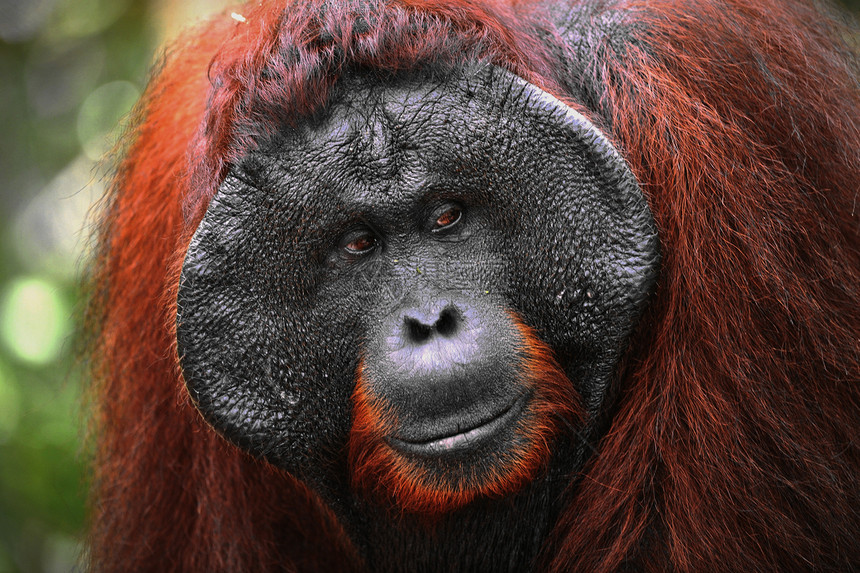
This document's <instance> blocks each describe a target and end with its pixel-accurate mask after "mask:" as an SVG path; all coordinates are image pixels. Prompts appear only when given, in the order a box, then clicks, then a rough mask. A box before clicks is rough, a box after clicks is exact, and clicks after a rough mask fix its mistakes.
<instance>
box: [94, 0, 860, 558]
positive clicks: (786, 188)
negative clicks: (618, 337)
mask: <svg viewBox="0 0 860 573" xmlns="http://www.w3.org/2000/svg"><path fill="white" fill-rule="evenodd" d="M618 4H619V5H621V6H623V8H624V14H623V15H619V13H616V12H612V11H610V10H609V8H610V7H614V4H610V3H608V2H607V7H606V10H600V9H597V8H591V9H590V10H592V11H593V12H594V14H586V15H585V16H581V17H582V18H592V17H593V18H594V26H595V28H594V29H595V32H594V37H587V38H579V39H578V40H577V42H578V43H576V45H575V46H573V47H567V48H566V47H562V46H561V44H560V43H559V42H558V39H557V38H556V39H553V38H555V36H554V34H553V33H549V32H547V31H545V30H544V29H543V28H542V26H544V24H543V23H541V22H540V19H539V18H538V17H537V16H535V15H533V14H531V13H530V10H529V9H526V8H525V7H520V6H518V5H516V4H505V3H502V2H493V1H489V0H488V1H486V2H484V1H481V0H434V1H432V2H431V1H430V0H421V1H419V0H398V1H392V2H391V3H389V4H386V5H385V9H384V10H383V9H379V11H378V12H374V11H372V10H371V9H369V8H367V7H366V5H365V4H363V3H358V2H355V3H350V2H330V3H323V2H321V1H317V0H314V1H312V2H305V3H302V4H300V5H299V4H290V5H289V6H288V7H285V6H284V5H280V4H279V3H276V2H268V1H266V2H261V3H258V4H254V6H253V8H250V9H249V11H248V12H247V13H244V14H243V15H244V16H245V19H246V22H245V23H238V22H235V21H234V20H231V19H230V18H229V17H228V16H226V15H225V16H223V17H220V18H218V19H215V20H213V21H212V22H210V23H209V24H207V25H205V26H203V27H201V28H199V29H198V30H196V31H194V32H192V33H189V34H188V35H186V36H185V38H184V40H183V42H182V43H181V44H179V45H176V46H175V47H174V48H173V50H172V51H171V52H170V53H169V54H168V57H167V59H166V63H165V64H164V65H163V67H162V68H161V70H160V71H159V73H158V74H157V75H156V76H155V77H154V79H153V81H152V82H151V84H150V86H149V87H148V89H147V92H146V94H145V96H144V98H143V100H142V102H141V104H140V106H139V108H138V110H137V112H136V113H137V117H138V118H139V121H138V126H137V128H136V130H135V131H134V134H133V140H132V141H131V143H130V145H129V148H128V153H127V155H126V157H125V159H124V160H123V161H122V162H121V163H120V164H119V165H118V168H117V173H116V176H115V178H114V182H113V187H112V195H111V196H110V198H109V201H108V204H107V206H106V208H105V210H104V216H103V221H102V224H101V229H100V244H99V245H100V246H99V252H98V258H97V260H96V261H95V268H94V271H93V281H94V283H93V284H94V286H95V289H96V290H95V293H94V296H93V303H92V305H91V312H90V323H91V324H92V325H93V328H94V329H95V330H96V335H95V350H94V355H93V356H94V364H93V372H94V380H95V381H94V384H93V388H92V395H93V397H94V400H95V413H94V416H93V422H94V426H95V436H96V440H97V452H96V459H95V474H94V498H93V511H92V520H93V526H92V530H91V547H92V549H91V556H90V559H91V562H92V565H93V568H94V569H97V570H107V571H110V570H117V571H119V570H122V571H126V570H131V571H138V570H159V571H171V570H185V571H198V570H199V571H269V570H276V569H277V570H280V569H290V568H291V567H293V568H296V569H299V570H338V569H344V568H347V567H350V566H355V564H356V563H357V561H356V559H355V556H354V554H353V553H352V549H351V547H350V546H349V543H348V542H347V541H346V540H345V536H344V535H343V532H342V531H341V530H340V529H339V527H338V526H337V524H336V523H335V521H334V519H333V517H332V516H331V515H330V514H329V512H328V510H327V509H325V508H324V507H322V506H321V504H320V503H319V502H318V500H317V499H316V498H315V496H313V495H312V494H310V493H309V492H308V491H307V490H306V489H305V488H304V487H303V486H302V485H301V484H299V483H298V482H296V481H295V480H293V479H292V478H291V477H289V476H287V475H285V474H283V473H282V472H279V471H277V470H275V469H273V468H272V467H270V466H268V465H266V464H265V463H263V462H258V461H254V460H252V459H250V458H249V457H247V456H246V455H244V454H242V453H240V452H239V451H238V450H236V449H235V448H233V447H232V446H230V445H228V444H226V443H225V442H224V441H223V440H222V439H221V438H219V437H218V436H216V435H215V434H214V432H213V431H212V430H211V429H210V428H209V427H208V426H207V425H206V424H205V423H203V422H202V420H201V419H200V417H199V415H198V414H197V413H196V412H195V410H194V409H193V407H192V405H191V404H190V402H189V399H188V397H187V395H186V392H185V389H184V387H183V384H182V378H181V373H180V372H179V369H178V365H177V364H178V362H177V357H176V351H175V336H174V331H175V309H176V302H175V292H176V288H177V284H178V268H179V266H178V261H180V260H181V258H182V255H183V253H184V251H185V248H186V246H187V241H188V239H189V237H190V234H191V233H192V232H193V230H194V228H195V227H196V223H197V221H199V219H200V217H201V216H202V213H203V211H204V210H205V207H206V204H207V202H208V199H209V198H211V196H212V195H213V194H214V192H215V190H216V189H217V186H218V184H219V183H220V181H221V179H222V178H223V176H224V173H225V169H226V166H228V165H229V164H230V163H231V161H234V160H235V159H236V158H237V157H240V156H241V155H243V154H244V153H246V152H247V151H248V150H249V149H251V148H253V146H254V145H255V144H256V142H257V141H259V140H260V138H264V137H266V135H267V133H266V132H268V131H273V130H275V129H276V128H277V125H278V124H280V123H283V122H290V121H296V120H298V119H300V117H301V116H302V115H304V114H307V113H310V112H311V111H313V110H314V109H316V108H318V107H320V106H322V105H324V104H325V99H326V94H327V93H328V89H329V88H330V87H331V85H332V84H333V83H334V82H335V81H336V80H337V77H338V70H340V69H341V66H342V64H343V63H344V62H346V61H349V62H352V63H355V64H357V65H363V66H369V67H375V68H379V69H382V70H391V71H396V70H398V69H405V68H411V67H416V66H419V65H443V66H444V65H450V66H456V65H457V64H458V63H460V62H464V61H472V60H483V61H487V62H490V63H492V64H494V65H498V66H502V67H505V68H508V69H510V70H512V71H513V72H514V73H515V74H517V75H519V76H521V77H523V78H525V79H526V80H528V81H530V82H532V83H534V84H536V85H538V86H539V87H541V88H543V89H545V90H547V91H550V92H552V93H554V94H556V95H559V96H561V97H564V96H565V95H570V94H574V95H576V94H578V93H579V92H578V91H577V90H579V89H583V87H584V86H588V85H591V86H595V87H594V89H595V90H597V92H598V93H597V95H596V97H595V99H594V101H593V102H589V103H590V105H592V104H593V105H592V107H596V108H597V109H595V110H594V111H595V113H599V115H600V116H602V117H594V120H595V122H596V123H598V124H599V125H603V126H605V127H606V128H607V130H608V131H609V132H610V134H611V136H612V137H613V139H614V141H615V143H616V144H617V145H618V147H619V148H620V149H621V150H622V152H623V153H624V155H625V157H626V158H627V160H628V161H629V163H630V165H631V167H632V169H633V171H634V173H635V174H636V176H637V178H638V179H639V181H640V183H641V185H642V188H643V190H644V191H645V193H646V195H647V198H648V200H649V204H650V206H651V209H652V211H653V214H654V217H655V219H656V221H657V225H658V227H659V231H660V237H661V243H662V248H663V265H662V270H661V277H660V280H659V285H658V290H657V293H656V296H655V297H654V301H653V303H652V305H651V306H650V308H649V311H648V312H647V315H646V317H645V318H644V319H643V322H642V325H641V327H640V331H639V332H638V334H637V337H636V339H635V341H634V343H633V345H632V348H631V349H630V351H629V353H628V356H627V357H626V359H625V367H624V370H623V372H622V373H621V385H620V395H619V396H618V400H617V403H618V409H617V411H616V412H615V413H614V416H613V418H612V421H611V426H610V429H609V431H608V433H607V434H606V435H605V436H604V438H603V439H602V441H601V443H600V444H599V445H598V447H597V451H596V452H595V453H594V454H593V455H592V458H591V461H590V462H589V464H588V465H587V467H586V468H585V469H584V470H583V473H582V475H581V476H574V477H572V481H574V482H575V483H574V485H573V486H572V487H573V488H574V489H572V490H571V492H570V495H569V498H570V500H571V502H570V505H569V506H568V507H567V508H565V509H564V510H563V512H562V516H561V518H560V520H559V522H558V524H557V526H556V528H555V531H554V534H553V537H552V539H551V541H550V543H548V545H547V547H546V548H545V551H544V563H543V566H544V567H545V568H546V569H549V570H555V571H570V570H574V571H576V570H579V571H595V572H606V571H614V570H617V569H619V568H622V567H624V566H627V567H631V568H633V569H635V570H645V571H665V570H677V571H700V570H708V571H714V570H724V571H736V570H745V569H746V570H754V571H785V570H797V569H799V568H800V569H805V568H808V569H816V568H818V569H833V570H839V569H841V570H846V569H850V568H851V567H852V566H856V565H857V564H858V563H860V541H858V540H860V512H858V509H857V508H858V507H860V485H858V478H857V475H858V471H860V445H858V444H860V442H858V440H857V437H856V433H857V431H858V429H860V414H858V412H860V384H858V372H860V350H858V346H860V270H858V269H860V249H858V234H859V233H860V230H858V229H860V227H858V222H857V221H858V207H857V205H856V203H857V201H858V192H857V181H860V125H858V122H860V114H858V109H860V105H858V103H860V102H858V98H860V96H858V88H857V85H858V84H857V70H856V66H855V64H853V63H851V62H856V55H855V54H854V53H852V51H851V49H850V48H849V47H848V46H846V45H845V44H844V42H841V41H840V39H839V38H840V37H841V36H840V35H841V34H843V32H842V31H841V30H839V29H838V27H837V25H836V24H834V23H833V22H832V21H831V20H830V19H827V18H825V17H823V16H822V15H821V14H820V13H819V12H818V11H816V10H814V9H813V7H812V6H811V3H808V2H804V1H777V0H756V1H754V2H753V1H750V2H740V1H737V0H725V1H723V2H719V3H717V2H703V1H693V2H690V1H683V2H682V1H680V0H654V1H652V2H647V3H639V2H623V3H622V2H619V3H618ZM323 5H324V6H325V10H323V9H322V7H323ZM374 6H376V4H374ZM600 6H603V5H602V4H601V5H600ZM357 16H361V18H358V17H357ZM374 18H378V20H374ZM624 19H628V20H631V22H633V23H632V24H631V26H630V31H629V32H628V34H629V39H628V40H626V41H625V42H624V43H623V45H619V44H618V42H614V41H604V40H602V39H601V38H600V36H599V34H600V30H601V29H602V28H601V26H606V25H607V22H612V21H622V22H623V21H624ZM634 21H635V22H634ZM362 22H363V23H362ZM386 29H387V30H393V32H390V33H389V34H383V33H382V30H386ZM392 39H394V40H396V42H394V41H392ZM573 49H576V50H580V51H581V52H582V54H580V56H579V57H580V58H584V59H587V64H586V65H585V68H584V70H582V73H583V74H585V76H584V77H582V78H579V77H577V78H571V77H570V73H571V72H570V68H569V66H567V65H566V63H565V57H564V56H563V55H562V54H564V53H565V52H566V50H573ZM852 58H854V59H853V60H852ZM566 74H567V75H566ZM577 82H581V83H577ZM571 97H572V96H571ZM593 116H594V114H592V117H593ZM261 130H262V133H261ZM359 391H360V387H359Z"/></svg>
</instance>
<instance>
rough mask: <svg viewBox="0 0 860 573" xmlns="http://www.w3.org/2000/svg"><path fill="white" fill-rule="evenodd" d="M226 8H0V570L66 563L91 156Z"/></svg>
mask: <svg viewBox="0 0 860 573" xmlns="http://www.w3.org/2000/svg"><path fill="white" fill-rule="evenodd" d="M843 3H844V4H845V5H846V6H847V7H848V8H849V9H850V10H851V11H853V12H855V13H856V11H857V10H858V8H860V0H845V1H844V2H843ZM226 5H228V2H227V1H226V0H146V1H141V0H138V1H135V2H132V1H131V0H28V1H26V2H25V1H23V0H0V125H2V131H0V173H2V175H3V176H2V178H0V233H2V238H0V573H13V572H19V571H20V572H27V573H39V572H61V571H62V572H67V571H72V570H76V568H78V567H79V566H78V565H77V562H78V557H79V555H80V553H81V547H82V543H81V540H82V533H81V532H82V531H83V527H84V519H85V516H84V513H85V512H84V492H85V491H86V483H85V481H86V478H85V476H86V475H87V472H86V468H85V460H86V453H85V452H84V451H83V446H82V445H81V444H82V440H81V436H82V427H83V421H84V414H83V413H82V412H81V406H80V400H81V392H80V388H81V380H80V376H81V373H80V369H79V368H74V365H73V361H74V357H73V355H72V346H73V345H72V343H71V342H70V336H71V333H72V332H73V330H74V329H73V321H72V319H71V318H70V317H71V316H73V315H74V314H75V312H76V311H77V310H79V309H78V307H79V305H80V292H79V290H78V287H77V282H78V277H77V269H78V265H79V263H80V260H81V259H82V258H85V256H86V254H85V251H86V244H87V243H86V236H87V234H88V231H87V230H86V227H85V220H86V214H87V211H88V209H89V207H90V205H91V204H92V203H93V202H94V201H95V199H97V198H98V197H99V196H100V194H101V193H102V191H103V189H104V182H103V181H102V179H101V176H100V175H99V173H100V172H99V170H98V168H97V165H98V161H99V159H100V157H101V156H102V154H103V153H104V152H105V151H106V150H108V149H109V148H110V147H111V145H112V142H113V141H114V140H113V139H112V138H115V137H116V135H117V133H118V132H119V131H120V130H121V129H120V130H118V129H116V127H115V126H116V125H117V123H118V122H120V121H121V118H122V117H123V116H124V115H125V114H126V113H127V111H128V110H129V109H130V107H131V105H132V104H133V103H134V101H135V100H136V99H137V97H138V96H139V94H140V92H141V90H142V89H143V86H144V84H145V80H146V73H147V69H148V66H149V62H150V60H151V59H152V55H153V53H154V52H155V49H156V46H157V45H158V44H160V43H161V42H163V41H164V40H165V39H166V38H169V37H170V36H172V35H174V34H176V33H177V32H178V31H179V30H180V29H181V28H183V27H184V26H185V25H187V24H189V23H190V22H191V21H193V20H194V19H196V18H198V17H199V16H200V15H202V14H206V13H211V12H214V11H216V10H218V9H220V8H221V7H223V6H226Z"/></svg>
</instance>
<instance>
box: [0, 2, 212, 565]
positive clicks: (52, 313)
mask: <svg viewBox="0 0 860 573" xmlns="http://www.w3.org/2000/svg"><path fill="white" fill-rule="evenodd" d="M226 4H227V2H226V1H224V0H198V1H189V0H182V1H178V0H177V1H171V0H148V1H141V0H135V1H132V0H0V573H11V572H19V571H20V572H26V573H31V572H33V573H38V572H43V571H44V572H68V571H73V570H76V563H77V560H78V555H79V554H80V548H81V532H82V530H83V525H84V493H85V491H86V484H85V480H86V477H85V476H86V467H85V460H86V453H85V452H84V450H83V446H82V439H81V437H82V431H83V425H84V424H83V420H84V415H83V412H82V408H81V404H80V395H81V392H80V387H81V384H80V376H81V373H80V372H79V370H80V369H79V368H78V369H76V368H75V365H74V359H75V357H74V348H73V346H74V343H73V340H72V339H71V334H72V332H73V325H74V319H73V316H74V314H75V313H76V312H78V311H79V308H78V306H79V305H80V302H79V292H78V289H77V283H78V280H79V273H80V268H81V266H82V265H81V261H82V259H83V257H84V256H85V251H86V245H87V236H88V231H87V229H86V227H85V225H86V220H87V219H86V217H87V212H88V210H89V208H90V206H91V204H92V203H93V202H94V201H95V200H96V199H97V198H98V197H99V196H100V194H101V193H102V192H103V190H104V182H103V180H102V178H101V175H100V173H101V172H103V171H104V170H103V169H102V170H101V171H100V170H99V169H98V168H97V166H98V162H99V160H100V159H101V157H102V155H103V154H104V153H105V151H106V150H108V149H109V148H110V146H111V145H112V142H113V141H114V140H115V138H116V136H117V134H118V130H117V129H115V126H117V124H118V123H119V122H120V120H121V119H122V118H123V116H124V115H125V114H126V113H127V112H128V110H129V109H130V107H131V106H132V104H133V103H134V102H135V100H136V99H137V98H138V96H139V95H140V92H141V90H142V88H143V86H144V84H145V82H146V77H147V71H148V68H149V63H150V61H151V60H152V58H153V54H155V53H156V52H157V49H158V46H159V45H160V44H162V43H163V42H164V41H166V40H167V39H169V38H170V37H172V36H173V35H175V34H176V33H177V32H178V30H179V29H181V28H182V27H184V26H187V25H188V24H190V23H192V22H193V21H194V20H196V19H199V18H200V17H201V16H203V15H205V14H207V13H211V12H214V11H217V10H219V9H221V8H222V7H223V6H225V5H226Z"/></svg>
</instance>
